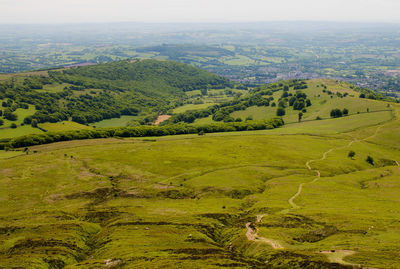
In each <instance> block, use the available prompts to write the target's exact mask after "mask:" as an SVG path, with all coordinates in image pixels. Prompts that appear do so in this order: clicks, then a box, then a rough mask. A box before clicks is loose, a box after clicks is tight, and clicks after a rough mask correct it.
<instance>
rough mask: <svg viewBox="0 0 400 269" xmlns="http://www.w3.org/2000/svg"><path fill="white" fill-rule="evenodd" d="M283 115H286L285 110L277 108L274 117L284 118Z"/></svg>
mask: <svg viewBox="0 0 400 269" xmlns="http://www.w3.org/2000/svg"><path fill="white" fill-rule="evenodd" d="M285 114H286V112H285V109H284V108H282V107H279V108H278V109H277V110H276V115H277V116H279V117H281V116H284V115H285Z"/></svg>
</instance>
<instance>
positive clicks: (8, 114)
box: [4, 109, 18, 121]
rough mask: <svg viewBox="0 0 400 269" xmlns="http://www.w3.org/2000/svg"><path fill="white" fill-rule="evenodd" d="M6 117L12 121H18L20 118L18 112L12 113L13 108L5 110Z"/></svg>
mask: <svg viewBox="0 0 400 269" xmlns="http://www.w3.org/2000/svg"><path fill="white" fill-rule="evenodd" d="M4 118H5V119H7V120H10V121H16V120H17V119H18V116H17V114H15V113H12V112H11V110H9V109H7V110H4Z"/></svg>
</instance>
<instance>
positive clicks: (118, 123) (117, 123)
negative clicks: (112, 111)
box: [90, 116, 137, 128]
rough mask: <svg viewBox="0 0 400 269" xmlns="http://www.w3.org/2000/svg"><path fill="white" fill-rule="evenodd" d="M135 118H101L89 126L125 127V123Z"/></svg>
mask: <svg viewBox="0 0 400 269" xmlns="http://www.w3.org/2000/svg"><path fill="white" fill-rule="evenodd" d="M134 119H137V117H136V116H121V117H120V118H113V119H107V120H102V121H99V122H94V123H92V124H90V126H96V128H107V127H125V126H127V124H128V123H129V122H130V121H132V120H134Z"/></svg>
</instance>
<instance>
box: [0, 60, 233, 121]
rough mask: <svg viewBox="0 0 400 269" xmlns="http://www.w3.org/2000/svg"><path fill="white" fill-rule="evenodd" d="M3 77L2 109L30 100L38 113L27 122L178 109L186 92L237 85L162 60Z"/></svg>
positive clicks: (12, 109)
mask: <svg viewBox="0 0 400 269" xmlns="http://www.w3.org/2000/svg"><path fill="white" fill-rule="evenodd" d="M3 78H4V79H3V82H2V83H0V101H1V102H2V104H3V106H2V110H3V111H4V112H6V111H7V113H8V114H9V113H15V111H16V110H17V109H18V108H23V109H26V108H28V107H29V105H31V106H32V111H33V112H34V113H31V114H30V115H29V116H26V115H24V119H20V120H23V122H24V123H25V124H31V122H32V120H33V119H34V120H36V121H37V122H38V123H43V122H58V121H63V120H69V119H71V120H72V121H75V122H78V123H82V124H87V123H92V122H97V121H101V120H103V119H109V118H116V117H119V116H121V115H133V116H137V115H141V116H143V118H145V117H146V116H149V115H152V113H155V114H158V113H162V112H163V111H166V110H168V109H171V108H174V107H175V106H176V103H179V102H181V101H182V99H183V97H184V96H185V94H184V92H185V91H192V90H199V89H207V88H225V87H229V86H231V85H232V83H231V82H230V81H229V80H227V79H225V78H222V77H220V76H217V75H214V74H212V73H209V72H207V71H204V70H201V69H198V68H195V67H193V66H189V65H186V64H182V63H176V62H172V61H157V60H130V61H118V62H112V63H107V64H100V65H94V66H82V67H77V68H69V69H64V70H56V71H48V72H40V73H39V74H38V75H35V73H30V74H29V73H28V74H27V75H16V76H7V77H4V76H3ZM6 120H7V119H6Z"/></svg>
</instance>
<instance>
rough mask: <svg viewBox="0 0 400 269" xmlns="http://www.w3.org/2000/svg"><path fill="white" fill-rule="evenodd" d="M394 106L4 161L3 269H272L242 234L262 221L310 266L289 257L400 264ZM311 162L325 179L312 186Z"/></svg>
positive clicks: (0, 205)
mask: <svg viewBox="0 0 400 269" xmlns="http://www.w3.org/2000/svg"><path fill="white" fill-rule="evenodd" d="M382 105H383V106H385V105H386V104H384V103H382ZM393 108H394V109H396V111H395V112H394V114H395V115H396V116H397V118H396V119H392V120H391V121H388V122H386V123H381V124H379V122H383V121H386V120H390V118H391V113H389V112H379V113H368V114H367V113H365V114H359V115H354V116H349V117H345V118H340V119H332V120H323V121H313V122H305V123H295V124H290V125H287V126H285V127H284V128H280V129H277V130H273V131H259V132H257V131H252V132H241V133H224V134H210V135H207V136H205V137H198V136H194V135H188V136H170V137H162V138H156V140H154V141H153V140H151V139H150V140H143V139H101V140H88V141H71V142H63V143H56V144H50V145H42V146H37V147H34V148H31V149H30V152H29V154H27V155H23V156H16V157H12V158H7V157H11V156H6V155H5V154H6V153H4V154H2V155H1V156H3V157H4V158H7V159H3V160H0V167H1V180H0V185H1V188H0V197H1V198H0V216H1V218H0V242H1V243H0V266H4V267H13V266H24V267H37V268H47V266H48V265H49V264H53V265H54V264H69V265H70V266H67V268H93V267H100V266H104V265H105V263H106V262H105V261H106V260H107V259H121V260H123V261H124V262H125V263H126V266H125V268H137V267H152V268H154V267H177V266H178V264H179V266H181V267H193V266H194V267H202V268H205V267H219V266H223V265H230V266H234V267H249V266H251V265H253V266H262V265H263V264H265V263H264V262H265V260H266V259H268V260H269V262H270V264H271V263H272V264H273V263H274V259H277V258H276V257H275V258H273V257H271V256H270V255H272V254H273V253H275V254H276V253H280V252H279V251H273V250H271V248H270V247H269V245H268V244H263V243H259V242H258V243H251V242H249V241H247V240H246V237H245V232H246V229H245V224H246V223H247V222H249V221H252V222H254V223H256V221H255V220H256V216H257V215H260V214H266V215H265V216H264V217H263V218H262V220H261V222H260V223H256V224H255V225H256V226H258V229H259V235H260V236H263V237H266V238H270V239H274V240H278V241H279V242H280V243H281V244H282V245H283V246H284V247H285V248H286V249H287V250H289V253H292V254H285V255H287V257H291V258H292V260H293V259H295V260H298V259H300V258H299V257H298V256H296V257H294V256H293V255H294V254H293V253H297V254H298V255H300V254H301V255H306V256H307V257H308V259H311V257H313V258H312V259H317V260H320V261H327V260H328V257H327V256H326V255H325V254H319V253H318V252H319V251H326V250H331V249H334V250H353V251H355V254H354V255H351V256H347V257H344V258H343V259H344V260H345V261H346V262H350V263H353V264H363V265H367V266H373V267H384V268H389V267H392V268H396V267H399V266H400V260H399V259H398V257H399V256H398V253H399V251H400V248H399V246H398V242H399V240H400V236H399V234H400V224H399V223H398V221H397V219H399V217H400V213H399V211H398V208H397V203H398V202H399V199H398V197H399V191H398V189H399V187H400V183H399V181H398V180H397V179H398V178H399V176H400V169H399V168H398V166H397V165H396V163H395V160H397V161H400V151H399V150H400V143H399V140H398V136H397V135H396V133H398V130H399V128H400V127H399V126H400V122H399V120H398V119H399V111H400V107H399V106H398V105H393ZM351 141H354V142H353V143H352V145H351V146H348V145H349V143H350V142H351ZM289 149H290V150H289ZM330 149H332V151H330V152H329V154H327V155H326V159H324V160H319V159H320V158H321V157H322V156H323V153H324V152H327V151H328V150H330ZM33 150H36V151H38V152H37V153H33ZM349 150H354V151H355V152H356V156H355V158H354V159H350V158H348V157H347V153H348V151H349ZM367 155H371V156H373V158H374V159H375V162H376V165H375V166H371V165H369V164H368V163H367V162H365V159H366V157H367ZM308 160H315V161H314V162H312V163H311V167H312V169H318V170H319V171H320V172H321V178H320V179H319V180H318V181H316V182H314V183H310V182H311V181H313V180H314V179H315V177H316V176H315V174H316V172H315V171H310V170H309V169H307V167H306V166H305V164H306V162H307V161H308ZM301 183H308V184H306V185H304V187H303V189H302V193H301V194H300V195H299V196H298V197H297V198H296V199H294V202H295V203H296V204H297V205H299V208H292V206H291V205H290V204H289V203H288V200H289V198H290V197H292V196H293V195H294V194H295V193H296V192H297V190H298V187H299V184H301ZM229 246H230V247H229ZM230 249H231V250H235V251H233V252H232V251H230ZM291 255H292V256H291ZM330 256H332V255H330ZM257 257H258V259H256V258H257ZM330 258H331V259H333V258H335V257H330ZM336 258H337V257H336ZM291 267H294V266H291Z"/></svg>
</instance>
